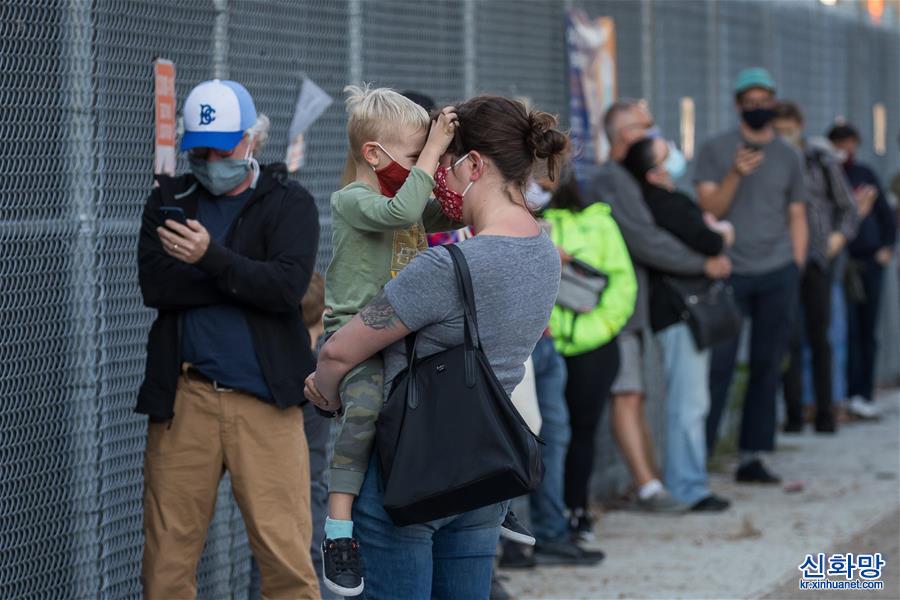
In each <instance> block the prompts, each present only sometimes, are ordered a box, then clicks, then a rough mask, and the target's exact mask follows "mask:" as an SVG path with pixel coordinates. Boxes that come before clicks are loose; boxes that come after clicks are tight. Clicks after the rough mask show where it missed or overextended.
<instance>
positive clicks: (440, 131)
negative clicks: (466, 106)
mask: <svg viewBox="0 0 900 600" xmlns="http://www.w3.org/2000/svg"><path fill="white" fill-rule="evenodd" d="M457 127H459V117H458V116H457V114H456V108H455V107H453V106H445V107H444V108H443V109H442V110H441V114H439V115H438V117H437V119H435V120H434V123H433V124H432V125H431V131H430V132H429V133H428V141H427V142H425V147H426V148H427V147H428V146H429V145H433V146H434V147H435V148H436V149H437V150H438V154H443V153H444V152H445V151H446V150H447V146H449V145H450V142H452V141H453V136H454V135H455V134H456V128H457Z"/></svg>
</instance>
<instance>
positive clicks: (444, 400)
mask: <svg viewBox="0 0 900 600" xmlns="http://www.w3.org/2000/svg"><path fill="white" fill-rule="evenodd" d="M445 248H447V250H448V251H449V252H450V256H451V257H452V258H453V265H454V269H455V271H456V280H457V284H458V287H459V290H460V294H461V295H462V300H463V306H464V312H465V316H464V342H463V343H462V344H461V345H459V346H456V347H454V348H450V349H449V350H444V351H443V352H439V353H437V354H434V355H432V356H428V357H426V358H418V357H417V356H416V334H415V333H413V334H411V335H410V336H409V337H408V338H407V341H406V344H407V359H408V366H407V368H406V369H405V370H404V371H402V372H401V373H400V375H398V376H397V378H396V379H395V380H394V383H393V385H392V387H391V392H390V394H389V395H388V399H387V400H386V401H385V403H384V406H383V407H382V409H381V413H380V414H379V416H378V421H377V425H376V437H375V440H376V445H377V449H378V457H379V466H380V470H381V483H382V486H383V490H384V508H385V510H386V511H387V513H388V515H390V517H391V520H393V522H394V524H395V525H397V526H398V527H402V526H405V525H412V524H415V523H424V522H426V521H431V520H434V519H439V518H442V517H448V516H451V515H456V514H460V513H463V512H466V511H469V510H474V509H476V508H480V507H483V506H487V505H490V504H493V503H495V502H499V501H502V500H508V499H510V498H515V497H517V496H522V495H524V494H527V493H529V492H531V491H533V490H534V489H536V488H537V487H538V486H539V485H540V483H541V480H542V479H543V477H544V465H543V462H542V461H541V454H540V447H539V445H538V444H539V443H543V441H542V440H540V438H538V437H537V436H536V435H534V434H533V433H532V432H531V430H530V429H529V428H528V426H527V425H526V424H525V421H524V420H523V419H522V417H521V415H519V413H518V411H517V410H516V409H515V407H514V406H513V404H512V401H511V400H510V398H509V395H508V394H507V393H506V391H505V390H504V389H503V386H501V385H500V382H499V381H497V377H496V376H495V375H494V372H493V370H492V369H491V366H490V364H489V363H488V360H487V357H486V356H485V355H484V352H483V351H482V348H481V341H480V337H479V335H478V322H477V319H476V312H475V295H474V293H473V291H472V279H471V275H470V273H469V267H468V264H467V263H466V259H465V257H464V256H463V253H462V251H461V250H460V249H459V248H457V247H456V246H445Z"/></svg>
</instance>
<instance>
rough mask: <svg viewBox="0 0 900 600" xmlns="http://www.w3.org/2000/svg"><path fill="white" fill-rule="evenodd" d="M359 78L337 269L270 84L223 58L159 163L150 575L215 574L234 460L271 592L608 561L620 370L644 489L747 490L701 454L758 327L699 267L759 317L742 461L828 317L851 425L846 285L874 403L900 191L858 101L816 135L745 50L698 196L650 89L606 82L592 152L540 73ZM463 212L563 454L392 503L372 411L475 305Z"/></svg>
mask: <svg viewBox="0 0 900 600" xmlns="http://www.w3.org/2000/svg"><path fill="white" fill-rule="evenodd" d="M347 91H348V92H349V98H348V101H347V109H348V113H349V122H348V138H349V142H350V151H349V155H348V160H347V167H346V169H345V173H344V181H343V182H342V185H343V187H342V188H341V189H340V190H339V191H337V192H335V193H334V194H333V196H332V199H331V207H332V220H333V225H334V258H333V260H332V263H331V265H330V266H329V268H328V271H327V273H326V275H325V277H324V278H323V277H322V276H320V275H318V274H317V273H315V272H314V267H315V257H316V251H317V247H318V241H319V240H318V216H317V212H316V208H315V203H314V201H313V199H312V198H311V196H310V195H309V194H308V193H307V192H306V191H305V190H304V189H303V188H302V187H301V186H300V185H299V184H297V183H296V182H294V181H291V180H290V179H289V178H288V177H287V176H286V172H285V170H284V167H283V166H282V165H278V164H274V165H260V164H259V163H258V162H257V161H256V160H255V158H253V156H254V154H255V153H256V152H258V151H259V148H260V147H261V145H262V144H263V143H264V142H265V139H266V137H267V134H268V129H269V123H268V119H266V118H265V116H264V115H259V114H257V112H256V108H255V106H254V104H253V100H252V98H251V97H250V94H249V93H248V92H247V90H246V89H245V88H244V87H243V86H241V85H240V84H238V83H236V82H232V81H219V80H213V81H208V82H204V83H201V84H199V85H198V86H197V87H195V88H194V89H193V90H192V92H191V93H190V94H189V96H188V97H187V99H186V100H185V105H184V110H183V113H184V125H185V134H184V136H183V139H182V145H181V147H182V149H183V150H185V151H187V153H188V158H189V162H190V167H191V169H190V173H187V174H184V175H182V176H179V177H166V176H160V177H158V178H157V185H156V186H155V187H154V189H153V191H152V193H151V195H150V197H149V199H148V200H147V204H146V206H145V210H144V214H143V220H142V227H141V233H140V241H139V257H138V258H139V273H140V285H141V291H142V294H143V297H144V301H145V303H146V304H147V305H148V306H150V307H153V308H156V309H157V310H158V317H157V320H156V321H155V322H154V325H153V327H152V329H151V332H150V336H149V340H148V354H147V369H146V376H145V381H144V383H143V385H142V387H141V390H140V393H139V398H138V406H137V411H138V412H141V413H143V414H147V415H148V416H149V424H148V434H147V450H146V454H145V496H144V509H145V522H144V534H145V538H146V543H145V550H144V559H143V565H142V583H143V585H144V590H145V595H146V596H147V597H149V598H157V597H159V598H169V597H193V596H195V595H196V574H195V571H196V566H197V562H198V560H199V556H200V552H201V551H202V548H203V541H204V538H205V533H206V529H207V527H208V524H209V521H210V519H211V518H212V514H213V509H214V502H215V497H216V490H217V487H218V482H219V479H220V478H221V476H222V474H223V472H224V471H225V470H227V471H228V472H229V473H230V474H231V480H232V488H233V491H234V495H235V499H236V500H237V503H238V505H239V507H240V509H241V512H242V515H243V517H244V521H245V524H246V526H247V533H248V538H249V541H250V545H251V548H252V550H253V556H254V577H255V578H258V580H259V582H260V587H261V594H262V596H263V597H272V598H274V597H292V598H318V597H320V596H321V597H334V596H335V595H340V596H356V595H360V594H362V595H364V596H368V597H372V598H394V597H403V598H428V597H435V596H437V597H448V598H477V597H487V596H488V595H490V594H492V593H493V594H494V595H496V596H499V595H500V594H501V592H500V590H499V589H498V588H497V587H496V582H494V584H495V586H494V588H493V592H492V573H493V567H494V564H495V561H496V560H497V557H498V547H499V548H500V550H499V564H500V565H501V566H506V567H519V568H529V567H533V566H535V565H541V564H571V565H592V564H597V563H599V562H600V561H602V560H603V558H604V555H603V552H601V551H599V550H591V549H588V548H587V547H586V546H585V542H587V541H589V540H591V539H593V538H594V536H595V529H596V527H595V525H596V522H595V517H594V515H593V513H592V511H591V501H590V500H591V498H590V492H589V490H590V487H589V486H590V479H591V475H592V473H593V471H594V457H595V455H596V452H595V438H596V436H597V435H602V432H599V431H598V427H597V426H598V423H599V422H600V419H601V417H602V413H603V410H604V409H605V408H606V405H607V399H608V405H609V422H610V425H611V430H612V435H613V437H614V439H615V441H616V444H617V446H618V449H619V451H620V453H621V455H622V457H623V459H624V461H625V463H626V465H627V466H628V469H629V471H630V474H631V476H632V478H633V482H634V484H633V496H634V501H635V503H636V505H637V506H638V507H639V508H641V509H642V510H646V511H648V512H655V513H666V514H673V515H677V514H683V513H685V512H688V511H693V512H703V513H709V512H718V511H722V510H726V509H728V507H729V506H730V501H729V500H728V499H726V498H723V497H721V496H719V495H717V494H716V493H714V492H713V490H712V489H711V488H710V484H709V477H708V473H707V460H708V457H709V456H710V455H711V454H712V453H713V452H714V451H715V448H716V443H717V440H718V438H719V429H720V426H719V424H720V421H721V417H722V414H723V412H724V409H725V406H726V402H727V399H728V396H729V389H730V387H731V382H732V379H733V373H734V366H735V361H736V356H737V353H738V348H739V336H738V334H737V332H733V334H732V335H728V336H725V338H722V339H718V338H717V339H716V340H715V342H716V343H712V342H710V341H709V340H708V339H706V338H704V337H703V336H702V335H701V334H699V333H698V332H697V328H696V323H694V322H693V321H692V317H691V315H690V313H689V311H687V309H686V307H685V305H684V297H683V293H682V290H683V289H684V286H700V287H701V288H702V289H703V290H704V292H702V293H708V291H709V290H713V289H714V290H716V291H717V293H721V294H724V297H725V298H726V300H729V301H730V302H732V303H733V304H734V310H735V311H736V312H737V314H738V315H739V317H738V319H740V316H741V315H742V316H743V317H744V318H746V319H749V321H750V323H751V325H750V342H749V381H748V384H747V389H746V391H745V393H744V398H743V408H742V411H743V412H742V416H741V426H740V437H739V450H740V457H739V464H738V468H737V471H736V474H735V477H736V479H737V481H739V482H752V483H763V484H773V483H778V482H779V481H780V478H779V476H778V475H776V474H775V473H773V472H772V471H771V469H770V468H769V467H768V466H767V465H766V464H765V463H764V462H763V453H766V452H771V451H773V450H774V449H775V435H776V414H777V410H776V408H777V407H776V396H777V392H778V387H779V383H780V382H782V381H783V387H784V396H785V400H786V406H787V417H788V418H787V422H786V423H785V424H784V431H785V432H797V431H801V430H802V429H803V427H804V423H805V412H804V406H803V404H804V402H803V397H804V390H803V382H804V369H803V350H804V347H805V345H808V346H809V347H810V348H811V351H812V372H813V378H812V379H813V382H814V386H813V387H814V397H815V407H816V409H815V417H814V427H815V429H816V431H818V432H822V433H834V432H835V430H836V428H837V422H838V419H837V418H836V416H835V415H836V413H835V402H834V398H835V395H834V392H833V388H832V382H831V372H832V370H833V365H832V362H833V361H832V354H833V352H832V350H833V343H832V340H831V339H830V337H829V322H830V321H831V320H832V318H833V316H834V315H835V314H836V311H838V310H841V306H839V304H838V303H832V302H831V301H830V299H831V298H832V296H833V289H834V288H835V287H836V286H838V287H841V288H842V289H846V313H847V319H846V321H847V324H848V329H849V338H850V339H851V340H853V342H852V343H851V344H849V346H848V349H849V360H848V368H847V373H848V384H849V385H848V392H847V393H848V394H849V395H850V396H852V398H851V401H850V402H849V404H848V408H849V409H850V410H851V411H853V412H854V414H856V415H857V416H858V417H861V418H873V417H875V416H877V411H876V409H875V408H874V407H873V403H874V396H873V380H874V364H875V353H876V351H877V346H876V343H875V336H876V333H875V332H876V316H877V314H878V296H879V293H880V286H881V277H882V271H883V269H884V267H885V265H886V264H887V263H888V262H889V261H890V259H891V253H892V250H893V246H894V242H895V236H896V220H895V217H894V215H893V214H892V212H891V209H890V207H889V206H888V204H887V201H886V197H885V194H884V193H883V192H882V191H881V188H880V186H879V184H878V180H877V178H876V177H875V175H874V173H873V172H872V171H871V170H870V169H868V168H867V167H865V166H864V165H861V164H859V163H857V162H856V161H855V160H854V155H855V154H856V151H857V149H858V146H859V143H860V136H859V134H858V133H857V132H856V131H855V130H854V129H853V128H852V127H850V126H849V125H845V124H844V125H838V126H836V127H834V128H833V129H832V130H831V131H830V132H829V135H828V139H827V140H825V139H818V138H808V137H806V136H804V134H803V123H804V120H803V115H802V113H801V111H800V109H799V108H798V107H797V106H796V105H794V104H792V103H789V102H778V101H777V100H776V96H775V91H776V90H775V83H774V81H773V80H772V78H771V76H770V75H769V74H768V73H767V72H766V71H765V70H763V69H759V68H754V69H747V70H745V71H743V72H741V73H740V74H739V76H738V79H737V82H736V85H735V88H734V93H735V102H736V107H737V111H738V113H739V115H740V123H739V125H738V126H737V127H736V128H733V129H730V130H729V131H726V132H724V133H722V134H719V135H717V136H714V137H713V138H712V139H710V140H708V141H707V142H706V143H705V144H704V145H703V146H702V147H701V149H700V151H699V153H698V156H697V159H696V161H695V170H694V182H695V186H696V198H697V200H696V202H695V201H694V200H693V199H692V198H691V197H690V196H689V195H687V194H686V193H685V192H683V191H680V190H679V189H677V187H676V184H677V181H678V180H679V179H681V178H682V176H684V174H685V172H686V160H685V158H684V156H683V155H682V154H681V153H680V151H679V150H678V149H677V147H676V145H675V144H674V143H672V142H670V141H667V140H666V139H665V138H664V137H663V136H662V134H661V132H660V131H659V129H658V128H657V127H656V126H655V125H654V120H653V116H652V114H651V112H650V110H649V107H648V106H647V104H646V103H645V102H642V101H638V100H620V101H617V102H616V103H614V104H613V105H612V106H610V107H609V109H608V110H607V113H606V115H605V117H604V127H605V132H606V135H607V137H608V139H609V143H610V158H609V160H608V161H607V162H606V163H604V164H603V165H600V166H598V167H596V168H594V169H593V170H592V171H591V172H590V173H589V176H588V177H587V178H578V177H576V169H575V168H573V165H572V164H571V163H570V162H569V161H570V156H571V152H570V150H571V149H570V148H569V140H568V138H567V136H566V135H565V134H564V133H562V132H561V131H559V130H558V128H557V123H556V120H555V118H554V117H552V116H551V115H549V114H547V113H543V112H541V111H538V110H535V109H531V108H528V107H526V106H525V105H523V104H522V103H521V102H518V101H514V100H509V99H506V98H503V97H499V96H479V97H475V98H472V99H469V100H467V101H465V102H462V103H460V104H459V105H458V106H455V107H454V106H448V107H444V108H442V109H440V110H437V107H435V106H434V103H433V101H431V100H430V99H429V98H428V97H427V96H424V95H422V94H415V93H407V94H406V95H401V94H399V93H396V92H393V91H391V90H388V89H384V88H379V89H372V88H368V87H363V88H357V87H349V88H348V90H347ZM461 228H462V229H461ZM460 231H462V232H463V233H459V232H460ZM441 232H445V233H441ZM446 232H457V233H446ZM429 241H430V244H429ZM447 242H456V243H457V246H458V248H459V249H460V250H462V255H463V256H464V259H465V261H466V262H467V264H468V268H469V270H470V271H471V280H472V282H473V290H474V298H473V301H474V305H475V306H477V311H476V315H475V316H476V317H477V319H476V321H477V330H478V331H477V337H478V338H479V342H480V345H481V347H483V349H484V352H485V355H486V356H487V358H488V360H489V363H490V365H489V367H490V369H491V370H492V372H493V373H494V375H495V377H496V380H497V381H498V382H499V384H500V385H501V386H502V388H503V389H504V390H505V391H506V393H507V394H513V392H514V390H515V389H516V387H517V386H518V385H519V384H520V382H521V381H522V379H523V377H525V376H526V369H525V366H524V364H525V363H526V362H527V361H529V360H530V364H531V365H533V369H531V371H529V372H528V375H527V376H528V377H533V380H534V386H533V387H534V390H535V393H534V396H535V397H534V402H535V403H536V406H537V411H538V413H539V416H540V428H539V431H536V432H535V433H539V434H540V436H541V438H542V440H543V441H544V445H543V446H542V448H541V454H542V457H543V463H544V471H545V475H544V478H543V481H542V483H541V484H540V486H539V487H538V488H537V489H535V490H534V491H533V492H532V493H531V494H530V496H529V497H527V498H525V499H517V500H514V501H513V502H512V508H513V509H514V510H510V503H509V502H499V503H492V504H490V505H486V506H482V507H480V508H477V509H475V510H467V511H464V512H461V513H460V514H455V515H451V516H446V517H444V518H440V519H437V520H431V521H428V522H424V523H420V524H416V525H411V526H405V527H398V526H397V525H395V524H394V522H393V521H392V518H391V516H390V515H389V514H388V513H387V512H386V511H385V508H384V492H385V490H384V487H383V483H384V482H383V481H382V480H381V477H380V473H381V470H380V465H379V461H378V457H377V456H376V455H377V452H374V451H373V447H374V445H375V437H376V434H377V428H376V422H377V418H378V415H379V413H380V412H381V411H382V407H383V404H384V398H385V397H386V393H387V391H389V390H390V389H391V382H392V381H393V380H395V379H396V378H398V377H399V376H400V375H401V373H403V371H404V369H405V368H406V366H407V352H408V350H409V348H408V347H407V345H406V344H405V343H404V340H405V339H406V338H407V337H408V336H409V335H410V334H411V333H413V332H415V333H416V336H415V339H416V342H415V347H414V348H415V353H416V356H429V355H433V354H436V353H438V352H441V351H445V350H448V349H450V348H453V347H455V346H457V345H459V344H461V343H462V340H464V339H465V338H464V335H465V336H467V335H469V333H468V331H469V329H468V328H469V325H470V321H469V320H468V318H469V317H468V316H466V300H465V298H461V293H462V290H461V289H460V287H459V286H460V285H461V284H460V283H459V281H458V280H457V279H456V278H455V277H454V261H453V260H451V255H450V254H449V253H447V252H444V251H443V249H442V248H439V247H434V248H431V249H429V245H432V246H434V245H440V244H442V243H447ZM585 270H587V271H590V272H593V273H599V274H602V277H603V280H604V282H605V283H604V286H603V289H602V293H598V294H597V297H596V301H595V302H593V303H591V304H590V305H588V306H584V307H581V308H573V307H571V306H566V305H564V304H563V303H561V302H557V292H558V289H559V283H560V277H561V276H562V278H563V279H564V280H565V279H566V278H570V279H574V280H578V279H579V278H580V277H583V274H580V273H583V272H585ZM720 338H721V336H720ZM651 343H658V345H659V348H660V350H661V357H662V361H661V364H660V365H659V367H660V368H661V371H662V373H663V374H664V380H665V384H666V386H665V389H666V397H665V420H664V422H665V432H664V438H663V439H662V440H659V439H654V435H653V433H652V431H651V428H650V426H649V423H648V421H647V416H646V414H645V394H646V389H647V386H646V381H645V378H646V374H647V373H648V371H652V370H653V369H652V366H653V365H649V364H648V363H647V360H648V358H647V357H648V356H649V354H648V353H647V352H645V350H646V346H647V345H648V344H651ZM785 356H789V361H788V368H787V369H783V368H782V365H783V358H784V357H785ZM307 400H308V401H307ZM329 438H330V439H329ZM656 444H662V445H663V453H662V454H663V456H664V461H663V464H662V465H658V464H657V461H656V455H657V453H656V449H655V445H656ZM501 538H502V539H503V542H502V544H501V543H500V540H501ZM532 546H533V548H532Z"/></svg>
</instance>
